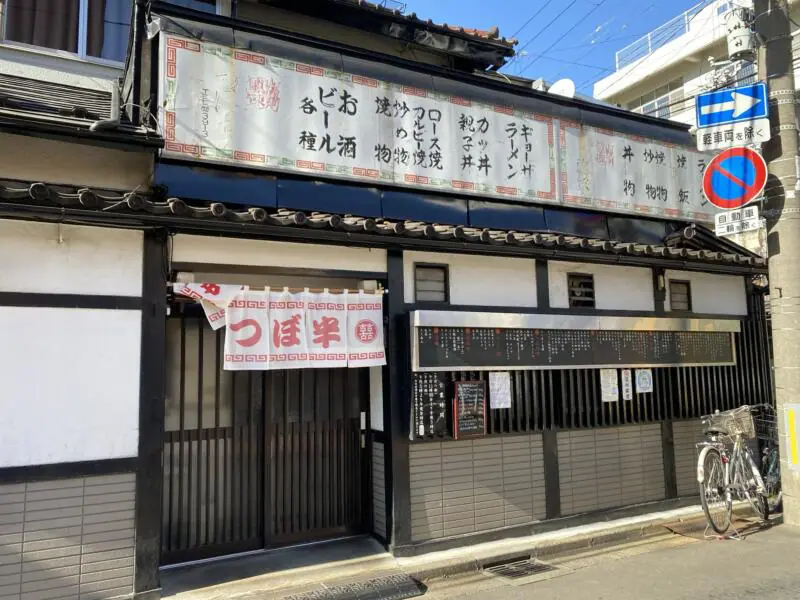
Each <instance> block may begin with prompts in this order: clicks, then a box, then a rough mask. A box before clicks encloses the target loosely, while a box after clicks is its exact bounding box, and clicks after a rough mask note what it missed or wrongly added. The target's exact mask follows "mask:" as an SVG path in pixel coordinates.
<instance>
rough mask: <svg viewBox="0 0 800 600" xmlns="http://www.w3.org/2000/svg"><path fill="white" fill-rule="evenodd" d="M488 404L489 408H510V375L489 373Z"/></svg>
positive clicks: (502, 372)
mask: <svg viewBox="0 0 800 600" xmlns="http://www.w3.org/2000/svg"><path fill="white" fill-rule="evenodd" d="M489 403H490V405H491V408H511V373H509V372H508V371H495V372H492V373H489Z"/></svg>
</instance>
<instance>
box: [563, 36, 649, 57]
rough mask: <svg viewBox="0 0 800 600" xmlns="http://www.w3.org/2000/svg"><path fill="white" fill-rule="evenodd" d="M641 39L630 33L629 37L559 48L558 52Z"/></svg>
mask: <svg viewBox="0 0 800 600" xmlns="http://www.w3.org/2000/svg"><path fill="white" fill-rule="evenodd" d="M640 37H642V35H641V34H639V33H632V34H630V35H621V36H619V37H615V38H609V39H607V40H603V41H601V42H587V43H585V44H578V45H577V46H567V47H566V48H559V49H558V51H559V52H566V51H567V50H580V49H581V48H586V47H587V46H591V47H595V46H599V45H601V44H611V43H613V42H621V41H622V40H629V39H631V38H640Z"/></svg>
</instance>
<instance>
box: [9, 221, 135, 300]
mask: <svg viewBox="0 0 800 600" xmlns="http://www.w3.org/2000/svg"><path fill="white" fill-rule="evenodd" d="M142 241H143V234H142V232H141V231H127V230H124V229H103V228H100V227H79V226H75V225H57V224H51V223H32V222H25V221H0V256H2V257H4V259H5V260H3V264H2V266H0V291H4V292H37V293H59V294H100V295H109V296H140V295H141V293H142Z"/></svg>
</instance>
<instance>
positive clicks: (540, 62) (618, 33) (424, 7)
mask: <svg viewBox="0 0 800 600" xmlns="http://www.w3.org/2000/svg"><path fill="white" fill-rule="evenodd" d="M699 1H700V0H670V1H667V2H665V1H664V0H535V1H530V0H405V2H406V4H407V12H408V13H412V12H414V13H416V14H417V16H418V17H420V18H423V19H433V21H434V22H436V23H448V24H450V25H460V26H462V27H474V28H478V29H489V28H490V27H491V26H493V25H497V26H498V27H499V28H500V33H501V34H502V35H504V36H506V37H508V36H511V35H512V34H514V33H515V32H518V33H516V35H515V36H514V37H516V38H517V39H518V40H520V43H519V45H518V46H517V49H520V48H522V47H523V46H524V50H523V51H524V52H526V53H527V55H525V56H521V57H519V58H517V59H516V60H515V61H514V62H513V63H511V64H510V65H509V66H508V67H506V68H505V69H504V71H505V72H507V73H511V74H515V75H516V74H520V73H521V74H522V75H524V76H526V77H530V78H532V79H536V78H537V77H544V78H545V79H546V80H547V81H550V82H552V81H555V80H556V79H561V78H562V77H569V78H570V79H572V80H574V81H575V84H576V86H578V91H579V92H581V93H584V94H591V91H592V83H594V81H596V80H597V79H600V78H602V77H604V76H606V75H608V74H609V73H611V72H612V71H613V67H614V53H615V52H616V51H617V50H619V49H621V48H622V47H623V46H626V45H627V44H630V43H631V42H634V41H636V39H637V38H639V37H640V36H642V35H644V34H646V33H647V32H649V31H651V30H653V29H655V28H656V27H658V26H659V25H661V24H662V23H664V22H666V21H668V20H669V19H671V18H672V17H675V16H677V15H679V14H680V13H682V12H683V11H685V10H686V9H688V8H691V7H692V6H694V5H695V4H697V3H698V2H699ZM529 20H530V22H528V23H527V24H526V22H527V21H529ZM520 29H521V30H520ZM575 63H578V64H575Z"/></svg>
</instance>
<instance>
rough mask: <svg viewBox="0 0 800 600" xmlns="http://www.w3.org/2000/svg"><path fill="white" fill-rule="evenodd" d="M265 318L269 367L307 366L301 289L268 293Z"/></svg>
mask: <svg viewBox="0 0 800 600" xmlns="http://www.w3.org/2000/svg"><path fill="white" fill-rule="evenodd" d="M269 320H270V336H269V368H270V369H302V368H304V367H308V366H309V363H308V342H307V340H306V294H305V292H300V293H292V292H290V291H288V290H283V291H280V292H269Z"/></svg>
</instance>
